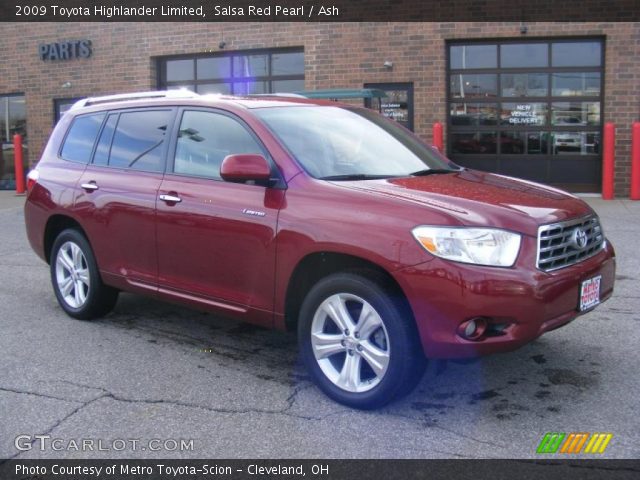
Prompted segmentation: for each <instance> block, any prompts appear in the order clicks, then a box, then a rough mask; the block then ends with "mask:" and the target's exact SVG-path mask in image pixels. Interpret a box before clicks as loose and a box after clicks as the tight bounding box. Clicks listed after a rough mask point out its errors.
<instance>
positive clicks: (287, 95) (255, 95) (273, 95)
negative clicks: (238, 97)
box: [247, 92, 307, 98]
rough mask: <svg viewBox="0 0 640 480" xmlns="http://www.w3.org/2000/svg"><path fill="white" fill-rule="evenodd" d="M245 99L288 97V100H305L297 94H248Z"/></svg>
mask: <svg viewBox="0 0 640 480" xmlns="http://www.w3.org/2000/svg"><path fill="white" fill-rule="evenodd" d="M247 97H289V98H307V97H305V96H304V95H300V94H299V93H293V92H291V93H285V92H278V93H250V94H249V95H247Z"/></svg>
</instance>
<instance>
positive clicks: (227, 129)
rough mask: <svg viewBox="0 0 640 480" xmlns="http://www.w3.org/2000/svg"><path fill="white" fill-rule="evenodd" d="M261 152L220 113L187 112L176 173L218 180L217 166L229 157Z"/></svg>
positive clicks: (249, 135)
mask: <svg viewBox="0 0 640 480" xmlns="http://www.w3.org/2000/svg"><path fill="white" fill-rule="evenodd" d="M240 153H257V154H260V155H264V152H263V151H262V149H261V148H260V146H259V145H258V143H257V142H256V141H255V140H254V138H253V137H252V136H251V134H250V133H249V132H248V130H247V129H246V128H245V127H244V126H242V125H241V124H240V123H239V122H238V121H237V120H235V119H233V118H231V117H228V116H226V115H222V114H219V113H212V112H202V111H186V112H184V115H183V116H182V121H181V123H180V131H179V132H178V143H177V145H176V156H175V162H174V166H173V171H174V172H175V173H179V174H184V175H195V176H199V177H207V178H214V179H220V165H221V164H222V160H224V157H226V156H227V155H231V154H240Z"/></svg>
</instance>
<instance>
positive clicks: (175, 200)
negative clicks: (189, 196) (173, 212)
mask: <svg viewBox="0 0 640 480" xmlns="http://www.w3.org/2000/svg"><path fill="white" fill-rule="evenodd" d="M158 198H160V200H162V201H163V202H167V203H180V202H181V201H182V199H181V198H180V197H178V196H176V195H165V194H162V195H160V197H158Z"/></svg>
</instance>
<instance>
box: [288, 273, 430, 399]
mask: <svg viewBox="0 0 640 480" xmlns="http://www.w3.org/2000/svg"><path fill="white" fill-rule="evenodd" d="M385 283H386V282H385V281H384V277H382V276H380V277H379V278H378V276H369V275H367V276H365V275H362V274H360V273H338V274H333V275H329V276H327V277H325V278H323V279H322V280H320V281H319V282H318V283H317V284H316V285H314V286H313V288H311V290H310V291H309V293H308V294H307V296H306V298H305V299H304V302H303V304H302V308H301V310H300V318H299V321H298V341H299V344H300V351H301V355H302V359H303V361H304V363H305V365H306V367H307V369H308V370H309V372H310V374H311V377H312V378H313V380H314V382H315V383H316V384H317V385H318V387H320V389H321V390H322V391H323V392H324V393H325V394H327V395H328V396H329V397H330V398H332V399H333V400H335V401H337V402H339V403H342V404H344V405H347V406H350V407H353V408H359V409H373V408H378V407H381V406H383V405H385V404H387V403H388V402H391V401H393V400H396V399H398V398H400V397H402V396H404V395H406V394H408V393H409V392H410V391H411V390H413V388H414V387H415V386H416V384H417V383H418V381H419V380H420V377H421V376H422V373H423V372H424V366H425V358H424V354H423V352H422V348H421V346H420V343H419V336H418V332H417V329H416V326H415V322H414V320H413V316H412V314H411V312H410V310H409V309H408V306H407V305H406V301H405V300H404V298H403V297H402V296H401V294H399V293H396V292H395V290H394V289H392V288H389V286H388V285H385Z"/></svg>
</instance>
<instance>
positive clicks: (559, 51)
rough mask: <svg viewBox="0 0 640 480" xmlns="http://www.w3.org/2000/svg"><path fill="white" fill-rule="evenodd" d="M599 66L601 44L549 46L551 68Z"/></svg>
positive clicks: (559, 43) (567, 43)
mask: <svg viewBox="0 0 640 480" xmlns="http://www.w3.org/2000/svg"><path fill="white" fill-rule="evenodd" d="M601 64H602V43H601V42H598V41H595V42H585V41H581V42H557V43H553V44H552V45H551V65H552V66H553V67H599V66H600V65H601Z"/></svg>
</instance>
